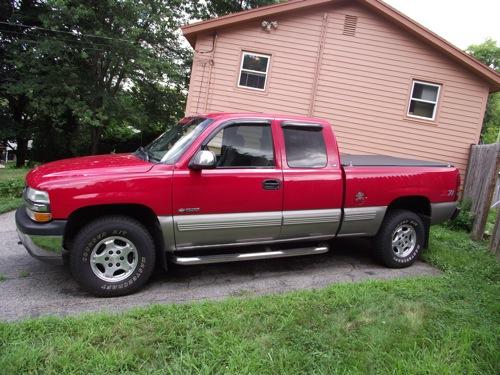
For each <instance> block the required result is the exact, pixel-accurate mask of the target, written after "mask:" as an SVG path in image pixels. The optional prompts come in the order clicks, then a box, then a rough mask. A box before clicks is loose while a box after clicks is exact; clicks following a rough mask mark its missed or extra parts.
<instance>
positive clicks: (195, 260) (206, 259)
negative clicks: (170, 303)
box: [172, 245, 330, 265]
mask: <svg viewBox="0 0 500 375" xmlns="http://www.w3.org/2000/svg"><path fill="white" fill-rule="evenodd" d="M328 250H330V249H329V247H328V246H327V245H324V246H317V247H304V248H299V249H290V250H277V251H262V252H256V253H237V254H220V255H199V256H194V257H179V256H173V257H172V262H174V263H176V264H182V265H192V264H210V263H226V262H241V261H244V260H257V259H271V258H287V257H296V256H301V255H312V254H323V253H326V252H328Z"/></svg>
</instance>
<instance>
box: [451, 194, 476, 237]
mask: <svg viewBox="0 0 500 375" xmlns="http://www.w3.org/2000/svg"><path fill="white" fill-rule="evenodd" d="M459 207H460V213H459V214H458V216H457V217H456V218H455V220H448V221H447V222H446V223H444V226H445V227H446V228H449V229H452V230H464V231H466V232H470V231H471V230H472V224H473V223H474V214H473V213H472V212H471V207H472V201H471V200H470V199H464V200H463V201H462V202H460V204H459Z"/></svg>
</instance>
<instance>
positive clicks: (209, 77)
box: [203, 32, 218, 113]
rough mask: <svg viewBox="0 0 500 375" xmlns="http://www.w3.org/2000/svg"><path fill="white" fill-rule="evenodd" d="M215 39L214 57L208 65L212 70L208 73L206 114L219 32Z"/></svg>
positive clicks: (204, 110)
mask: <svg viewBox="0 0 500 375" xmlns="http://www.w3.org/2000/svg"><path fill="white" fill-rule="evenodd" d="M213 38H214V39H213V44H212V57H211V58H210V60H209V61H208V63H209V64H210V70H209V71H208V82H207V91H206V93H205V105H204V107H203V108H204V109H203V112H205V113H206V112H207V111H208V96H209V93H210V87H211V86H212V72H213V68H214V64H215V61H214V58H215V49H216V48H217V38H218V35H217V32H215V33H214V37H213Z"/></svg>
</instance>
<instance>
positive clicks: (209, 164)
mask: <svg viewBox="0 0 500 375" xmlns="http://www.w3.org/2000/svg"><path fill="white" fill-rule="evenodd" d="M216 166H217V159H216V158H215V154H214V153H213V152H212V151H208V150H200V151H198V153H197V154H196V155H195V156H194V157H193V158H192V159H191V161H190V162H189V168H191V169H195V170H200V169H214V168H215V167H216Z"/></svg>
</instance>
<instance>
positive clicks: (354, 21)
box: [343, 15, 358, 36]
mask: <svg viewBox="0 0 500 375" xmlns="http://www.w3.org/2000/svg"><path fill="white" fill-rule="evenodd" d="M357 25H358V17H356V16H350V15H346V16H345V20H344V32H343V34H344V35H347V36H355V35H356V26H357Z"/></svg>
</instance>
